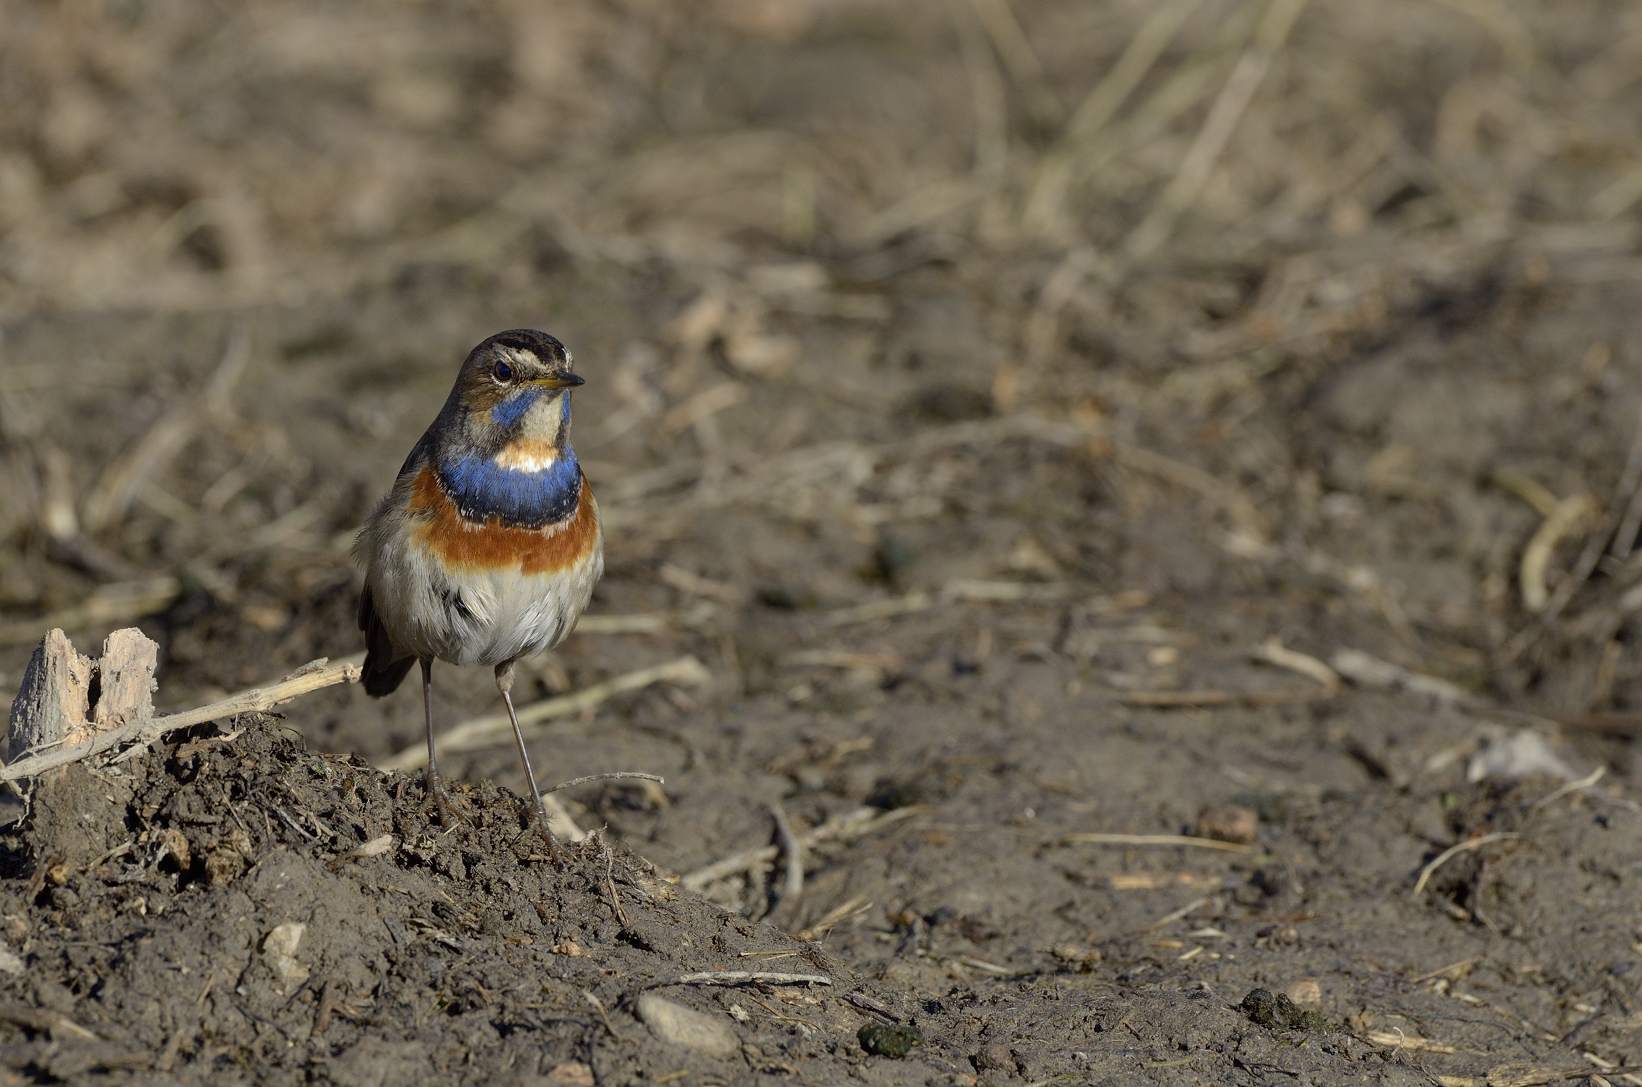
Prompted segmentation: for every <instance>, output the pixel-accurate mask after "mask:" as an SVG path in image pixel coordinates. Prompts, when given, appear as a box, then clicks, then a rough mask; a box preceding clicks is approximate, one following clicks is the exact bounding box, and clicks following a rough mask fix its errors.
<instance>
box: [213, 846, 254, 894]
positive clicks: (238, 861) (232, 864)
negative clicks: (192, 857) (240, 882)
mask: <svg viewBox="0 0 1642 1087" xmlns="http://www.w3.org/2000/svg"><path fill="white" fill-rule="evenodd" d="M243 871H245V855H244V854H242V853H241V852H240V851H239V850H237V849H228V848H221V847H219V848H217V849H213V850H211V852H209V853H207V854H206V855H205V882H206V883H207V884H208V885H209V886H212V887H217V886H220V885H222V884H224V883H232V882H233V881H234V880H236V879H238V878H239V874H240V873H241V872H243Z"/></svg>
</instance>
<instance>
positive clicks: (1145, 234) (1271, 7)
mask: <svg viewBox="0 0 1642 1087" xmlns="http://www.w3.org/2000/svg"><path fill="white" fill-rule="evenodd" d="M1305 7H1306V0H1271V2H1270V3H1269V4H1268V5H1267V6H1266V10H1265V14H1264V15H1263V16H1262V17H1261V19H1260V24H1259V26H1258V27H1257V28H1256V29H1255V32H1254V41H1253V42H1251V43H1250V46H1249V48H1248V49H1247V50H1246V51H1245V52H1244V54H1243V55H1242V56H1241V57H1240V58H1238V61H1237V66H1236V67H1235V68H1233V69H1232V73H1231V75H1230V76H1229V77H1227V79H1226V84H1225V86H1224V87H1222V88H1221V90H1220V95H1219V97H1217V98H1216V99H1215V101H1214V105H1213V106H1212V107H1211V108H1210V110H1209V115H1208V117H1207V118H1206V119H1205V120H1204V122H1203V127H1202V128H1201V129H1200V130H1199V131H1198V133H1197V139H1196V140H1195V141H1193V143H1192V146H1191V148H1190V149H1189V150H1188V151H1187V152H1186V157H1185V159H1183V160H1182V161H1181V163H1180V169H1179V170H1178V171H1177V172H1176V173H1175V175H1174V176H1173V177H1172V178H1170V179H1169V183H1168V184H1167V185H1166V186H1165V187H1164V189H1163V192H1162V194H1161V195H1160V196H1159V197H1158V199H1157V203H1156V204H1155V205H1153V207H1152V210H1151V211H1149V212H1148V213H1147V214H1146V217H1145V218H1144V219H1142V220H1141V222H1140V225H1139V226H1137V227H1135V229H1134V231H1133V232H1132V233H1130V235H1129V237H1128V239H1127V240H1126V241H1125V242H1124V248H1125V249H1126V250H1127V251H1128V252H1129V254H1130V255H1131V256H1135V257H1148V256H1150V255H1152V254H1153V253H1154V252H1156V251H1157V249H1158V248H1159V247H1160V246H1162V245H1163V243H1164V242H1165V241H1167V240H1168V237H1169V235H1170V234H1171V233H1172V232H1173V230H1174V224H1175V220H1176V219H1178V218H1179V217H1180V214H1181V212H1183V211H1185V210H1186V209H1187V208H1188V207H1190V206H1191V205H1192V204H1193V203H1194V202H1195V201H1196V200H1197V197H1198V195H1199V194H1200V193H1201V192H1202V191H1203V187H1204V185H1206V184H1207V183H1208V180H1209V175H1210V174H1211V173H1212V172H1213V170H1214V166H1215V163H1216V162H1218V161H1219V159H1220V155H1221V152H1223V151H1224V150H1225V149H1226V144H1227V143H1228V142H1230V140H1231V137H1232V133H1233V132H1234V131H1235V130H1236V129H1237V123H1238V122H1239V121H1240V120H1242V119H1243V114H1244V112H1245V111H1246V110H1247V109H1248V108H1249V103H1250V102H1252V101H1253V100H1254V95H1255V92H1256V91H1258V90H1259V89H1260V84H1261V83H1263V82H1265V79H1266V73H1267V72H1268V71H1269V70H1270V69H1271V65H1272V61H1274V60H1275V59H1276V57H1277V54H1278V53H1279V52H1280V51H1281V50H1282V48H1283V44H1284V43H1285V42H1286V41H1288V37H1289V32H1290V31H1291V30H1293V29H1294V24H1295V21H1296V20H1298V19H1299V18H1300V13H1301V12H1302V11H1304V10H1305Z"/></svg>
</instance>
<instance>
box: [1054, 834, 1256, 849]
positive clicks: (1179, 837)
mask: <svg viewBox="0 0 1642 1087" xmlns="http://www.w3.org/2000/svg"><path fill="white" fill-rule="evenodd" d="M1061 843H1062V844H1063V845H1123V846H1142V847H1152V846H1156V847H1166V848H1180V849H1217V850H1219V851H1221V852H1223V853H1249V852H1252V851H1253V847H1252V846H1247V845H1243V844H1241V843H1239V842H1223V841H1221V840H1220V839H1219V838H1199V837H1196V836H1194V835H1190V834H1104V833H1100V832H1096V831H1088V832H1079V833H1076V834H1068V835H1066V837H1064V838H1062V839H1061Z"/></svg>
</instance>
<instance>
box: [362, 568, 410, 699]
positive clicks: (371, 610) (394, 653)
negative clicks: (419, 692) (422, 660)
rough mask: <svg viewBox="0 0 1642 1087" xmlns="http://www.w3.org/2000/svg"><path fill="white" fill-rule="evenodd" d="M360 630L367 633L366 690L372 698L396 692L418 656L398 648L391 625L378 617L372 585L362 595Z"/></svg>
mask: <svg viewBox="0 0 1642 1087" xmlns="http://www.w3.org/2000/svg"><path fill="white" fill-rule="evenodd" d="M359 629H360V630H363V631H364V632H365V667H364V670H363V674H362V675H361V677H360V680H361V682H362V683H363V684H364V687H365V693H366V694H368V695H370V696H371V697H372V698H381V697H382V696H383V695H389V694H392V693H393V692H394V691H396V690H398V689H399V685H400V684H401V683H403V682H404V681H405V674H406V673H408V672H409V671H410V670H411V665H413V664H415V663H416V658H415V657H414V656H404V655H403V654H401V653H400V652H399V650H398V649H397V648H395V647H394V644H393V639H392V638H389V637H388V631H387V628H386V627H384V626H383V625H382V620H381V619H379V618H377V615H376V608H375V606H374V605H373V604H372V603H371V590H370V588H369V587H368V586H367V587H366V589H365V591H364V592H363V593H362V594H361V595H360V597H359Z"/></svg>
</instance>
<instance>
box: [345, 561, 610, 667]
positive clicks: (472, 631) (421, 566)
mask: <svg viewBox="0 0 1642 1087" xmlns="http://www.w3.org/2000/svg"><path fill="white" fill-rule="evenodd" d="M396 535H397V534H396ZM384 544H385V546H383V547H382V549H381V550H380V551H379V552H378V553H377V554H376V555H374V556H373V557H372V562H371V568H370V570H369V572H368V573H367V575H366V576H367V579H368V580H369V582H370V586H371V596H372V600H373V603H374V606H375V608H376V611H377V614H378V615H379V616H380V617H381V619H382V622H383V625H384V626H385V627H386V628H387V629H388V631H389V632H390V634H391V636H392V638H393V641H394V643H395V645H397V646H398V647H399V648H400V649H402V650H404V651H405V652H407V653H414V654H415V655H417V656H419V657H432V658H435V659H437V660H442V661H447V662H449V663H451V664H487V665H495V664H500V663H502V662H503V661H510V660H514V659H515V658H518V657H523V656H528V655H530V654H532V653H537V652H540V651H542V650H544V649H551V648H553V647H554V646H556V645H558V644H559V643H560V642H561V641H563V640H564V639H565V636H566V635H568V634H569V633H570V631H571V628H573V627H574V626H575V625H576V620H577V619H579V618H581V614H582V612H583V611H585V610H586V609H587V605H588V602H589V601H590V600H592V598H593V586H594V585H595V584H596V583H597V582H598V580H599V577H600V576H601V575H602V574H603V573H604V548H603V540H602V539H601V540H600V541H599V545H598V546H596V547H594V548H593V550H592V551H591V552H590V553H589V554H588V555H587V556H586V557H584V558H583V559H582V560H581V561H579V562H577V563H575V564H573V565H572V566H570V567H568V568H567V569H564V570H560V571H557V572H554V573H548V574H528V575H527V574H523V573H520V572H519V571H518V570H516V569H508V570H463V571H458V572H454V573H450V574H446V573H445V572H443V571H438V570H435V569H434V567H433V564H432V563H431V562H429V560H428V558H427V556H426V554H425V553H424V552H422V551H421V549H419V548H417V547H415V546H411V545H409V543H408V541H406V540H404V539H403V537H400V538H399V539H396V540H393V541H384Z"/></svg>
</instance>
